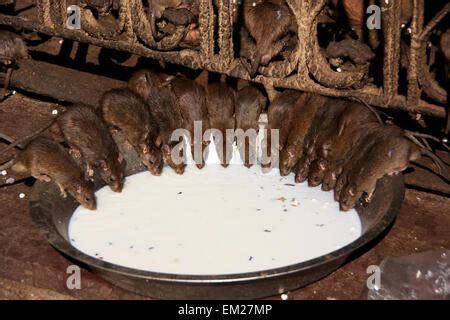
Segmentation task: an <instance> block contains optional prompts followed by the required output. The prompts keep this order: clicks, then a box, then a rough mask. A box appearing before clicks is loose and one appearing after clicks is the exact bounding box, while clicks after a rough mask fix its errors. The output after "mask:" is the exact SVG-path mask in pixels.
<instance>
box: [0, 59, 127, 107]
mask: <svg viewBox="0 0 450 320" xmlns="http://www.w3.org/2000/svg"><path fill="white" fill-rule="evenodd" d="M0 80H2V81H3V80H4V79H3V75H0ZM11 84H12V85H13V86H14V87H15V88H19V89H22V90H25V91H27V92H31V93H36V94H39V95H44V96H48V97H52V98H55V99H57V100H59V101H66V102H72V103H85V104H89V105H92V106H97V105H98V102H99V99H100V98H101V96H102V95H103V93H105V92H106V91H108V90H109V89H112V88H119V87H123V86H125V85H126V83H125V82H123V81H120V80H115V79H111V78H107V77H102V76H98V75H94V74H91V73H85V72H81V71H77V70H73V69H69V68H65V67H61V66H58V65H55V64H50V63H46V62H39V61H33V60H23V61H21V62H20V68H19V69H17V70H15V71H14V72H13V73H12V77H11Z"/></svg>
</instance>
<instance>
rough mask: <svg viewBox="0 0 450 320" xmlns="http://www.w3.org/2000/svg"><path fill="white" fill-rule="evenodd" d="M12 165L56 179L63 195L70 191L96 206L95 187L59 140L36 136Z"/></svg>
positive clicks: (87, 204)
mask: <svg viewBox="0 0 450 320" xmlns="http://www.w3.org/2000/svg"><path fill="white" fill-rule="evenodd" d="M11 169H12V170H13V171H15V172H29V173H30V174H31V175H32V176H33V177H35V178H36V179H38V180H41V181H53V182H54V183H56V184H57V185H58V187H59V189H60V190H61V194H62V196H63V197H66V192H68V193H69V194H70V195H71V196H72V197H74V198H75V199H76V200H77V201H78V202H79V203H80V204H81V205H82V206H84V207H85V208H87V209H89V210H95V209H96V207H97V205H96V200H95V195H94V191H93V189H92V187H91V186H90V185H89V184H88V182H87V181H85V180H84V174H83V172H82V170H81V169H80V168H79V167H78V166H77V164H76V163H75V161H74V160H73V159H72V157H71V156H70V155H69V154H68V153H67V152H66V150H65V149H64V148H63V147H62V146H61V145H60V144H58V143H57V142H54V141H52V140H49V139H46V138H42V137H38V138H36V139H35V140H33V141H31V142H30V143H29V144H28V145H27V147H26V148H25V149H24V150H22V151H21V152H20V153H19V155H18V156H17V157H16V159H15V160H14V164H13V166H12V167H11Z"/></svg>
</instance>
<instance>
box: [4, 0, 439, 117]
mask: <svg viewBox="0 0 450 320" xmlns="http://www.w3.org/2000/svg"><path fill="white" fill-rule="evenodd" d="M138 1H140V0H132V1H125V0H121V1H120V14H119V20H120V21H119V26H120V29H121V30H122V29H123V30H122V31H124V32H123V33H122V34H120V33H116V34H115V36H114V40H112V39H109V40H106V39H104V38H102V37H100V36H98V35H97V34H95V35H94V36H92V33H91V35H89V34H88V33H86V30H69V29H66V28H65V27H64V24H63V23H62V22H61V21H62V20H63V15H64V14H65V12H64V10H63V9H64V7H65V4H64V3H66V2H65V1H63V2H60V1H56V0H37V4H38V11H39V14H38V15H37V17H42V18H41V20H39V19H36V20H35V19H32V20H31V19H26V18H23V17H18V16H8V15H2V14H0V24H3V25H9V26H13V27H16V28H24V29H28V30H33V31H37V32H41V33H44V34H48V35H51V36H57V37H63V38H66V39H71V40H74V41H79V42H84V43H88V44H92V45H96V46H100V47H104V48H110V49H115V50H119V51H127V52H129V53H132V54H136V55H140V56H144V57H147V58H152V59H157V60H160V61H165V62H169V63H174V64H179V65H183V66H186V67H189V68H192V69H200V68H203V69H207V70H209V71H213V72H221V73H226V74H228V75H230V76H233V77H238V78H242V79H247V80H252V81H255V82H259V83H262V84H264V86H265V87H268V88H273V87H282V88H292V89H298V90H303V91H308V92H314V93H320V94H324V95H328V96H334V97H357V98H361V99H364V100H366V101H367V102H368V103H371V104H373V105H375V106H379V107H385V108H395V109H400V110H407V111H410V112H416V113H421V114H424V115H430V116H435V117H444V116H445V109H444V107H442V106H438V105H433V104H430V103H427V102H426V101H423V100H421V99H420V88H419V83H418V79H417V78H418V71H419V70H418V65H417V63H418V61H417V57H418V52H419V50H420V48H417V46H418V45H420V44H421V30H422V25H423V21H422V20H423V0H414V1H415V4H416V5H415V14H414V19H413V29H414V32H413V35H412V36H413V38H414V39H413V44H412V46H411V51H410V55H411V57H413V58H414V59H411V66H412V68H410V72H409V73H410V74H409V75H408V95H407V96H408V98H406V97H404V96H401V95H398V93H397V86H398V52H399V45H400V43H399V41H397V39H398V38H399V33H398V34H397V33H395V34H394V35H392V37H389V39H388V40H389V41H390V44H391V45H390V46H389V47H390V48H391V49H390V50H391V51H390V54H388V55H387V56H386V60H385V66H387V68H386V69H385V70H387V71H386V74H385V75H386V79H385V83H384V85H383V88H376V87H373V86H371V85H366V86H364V87H362V88H358V89H355V88H354V87H353V85H352V84H353V83H355V84H357V83H358V81H359V80H358V79H359V78H360V74H359V73H358V72H357V71H355V72H354V73H352V72H343V73H338V72H335V71H333V70H332V69H330V67H329V65H328V64H327V62H326V60H325V59H324V57H323V56H322V54H321V53H320V48H319V47H318V44H317V39H315V38H316V37H317V36H316V33H315V31H316V29H317V28H316V27H317V26H316V24H317V19H316V18H315V17H316V16H317V15H318V14H319V13H320V11H321V10H323V7H324V4H325V2H324V0H321V1H312V0H302V1H294V0H288V1H287V2H288V5H289V7H290V8H291V10H292V11H293V13H294V15H295V18H296V19H297V23H298V33H299V38H300V39H301V41H300V42H299V46H298V48H297V49H298V50H297V52H293V54H292V55H291V56H290V57H289V58H287V59H286V61H282V62H279V61H276V62H274V63H272V64H271V65H269V66H268V67H263V68H261V73H262V74H261V75H259V76H257V77H256V78H255V79H250V78H249V76H248V73H247V70H246V69H245V68H244V67H243V66H242V64H241V63H240V60H239V59H234V58H233V48H232V45H233V43H232V17H231V14H232V13H231V11H230V10H231V3H230V1H224V2H221V4H220V7H219V11H218V12H219V13H218V15H217V16H216V14H214V10H213V1H212V0H200V17H199V29H200V34H201V36H202V39H201V42H200V46H199V50H193V49H180V48H176V50H172V51H162V50H167V47H166V48H164V44H161V43H162V42H163V41H164V39H163V41H161V42H158V43H155V46H153V44H154V41H153V39H152V38H151V36H148V35H145V34H147V32H146V31H145V30H146V29H148V28H147V27H148V21H145V22H146V23H147V24H145V23H144V24H142V23H140V22H139V21H137V20H136V15H135V14H133V13H139V14H140V15H142V14H143V12H144V11H143V8H142V3H140V6H134V4H137V3H138ZM133 6H134V7H133ZM133 8H134V9H133ZM138 9H139V10H138ZM136 10H137V11H136ZM394 11H397V10H394ZM397 15H398V12H392V11H391V12H390V13H389V19H390V20H394V21H393V24H392V25H391V26H390V28H391V29H392V30H393V31H396V32H399V30H397V29H399V28H397V27H398V26H397V24H398V23H399V19H395V17H396V16H397ZM138 20H139V19H138ZM49 21H50V22H51V23H49ZM216 21H218V24H219V30H218V33H219V34H218V35H217V36H218V37H216V35H215V34H214V26H215V24H216ZM93 22H95V21H93ZM147 36H148V37H149V38H148V39H144V40H148V41H144V42H146V43H147V45H145V44H142V43H141V42H140V41H139V38H141V39H140V40H143V39H142V37H147ZM215 38H217V39H219V42H218V46H219V50H220V51H219V52H218V54H215V53H214V39H215ZM174 48H175V47H174ZM288 60H289V61H288ZM414 66H415V68H414ZM295 71H296V72H295ZM290 74H291V76H287V75H290ZM292 74H293V75H292ZM355 77H356V78H355ZM313 78H314V79H313ZM355 79H356V80H355Z"/></svg>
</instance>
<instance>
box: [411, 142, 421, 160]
mask: <svg viewBox="0 0 450 320" xmlns="http://www.w3.org/2000/svg"><path fill="white" fill-rule="evenodd" d="M421 157H422V153H421V152H420V149H419V147H417V146H416V145H413V144H411V150H410V153H409V161H415V160H418V159H420V158H421Z"/></svg>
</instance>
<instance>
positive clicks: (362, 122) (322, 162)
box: [308, 101, 379, 191]
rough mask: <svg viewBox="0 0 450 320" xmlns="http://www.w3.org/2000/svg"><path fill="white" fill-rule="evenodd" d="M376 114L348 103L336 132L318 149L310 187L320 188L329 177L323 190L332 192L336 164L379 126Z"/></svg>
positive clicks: (353, 103)
mask: <svg viewBox="0 0 450 320" xmlns="http://www.w3.org/2000/svg"><path fill="white" fill-rule="evenodd" d="M374 112H375V111H373V110H371V109H369V108H367V107H366V106H365V105H363V104H362V103H360V102H354V101H348V102H347V106H346V108H345V110H344V111H343V112H342V114H341V116H340V117H339V120H338V124H337V127H336V132H335V133H334V134H332V135H330V136H329V137H328V138H327V139H325V140H324V141H323V142H322V144H321V145H320V146H318V147H317V160H316V161H317V163H315V164H314V166H313V167H314V169H310V172H309V174H308V183H309V185H310V186H318V185H319V184H321V183H322V181H323V180H324V179H325V176H326V175H327V184H326V185H322V189H323V190H324V191H328V190H330V189H329V184H333V183H332V181H330V180H329V179H330V178H333V177H335V174H334V175H333V174H332V173H333V171H332V170H336V166H337V164H336V163H337V162H341V161H342V159H345V158H346V157H347V154H348V152H350V150H351V149H352V147H353V146H354V145H355V144H356V143H357V141H358V140H359V139H360V137H361V136H362V135H364V133H365V132H366V130H367V129H368V126H369V127H370V126H376V125H379V122H378V118H377V117H376V116H375V114H374ZM369 124H370V125H369ZM329 170H330V171H329ZM333 187H334V184H333Z"/></svg>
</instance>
